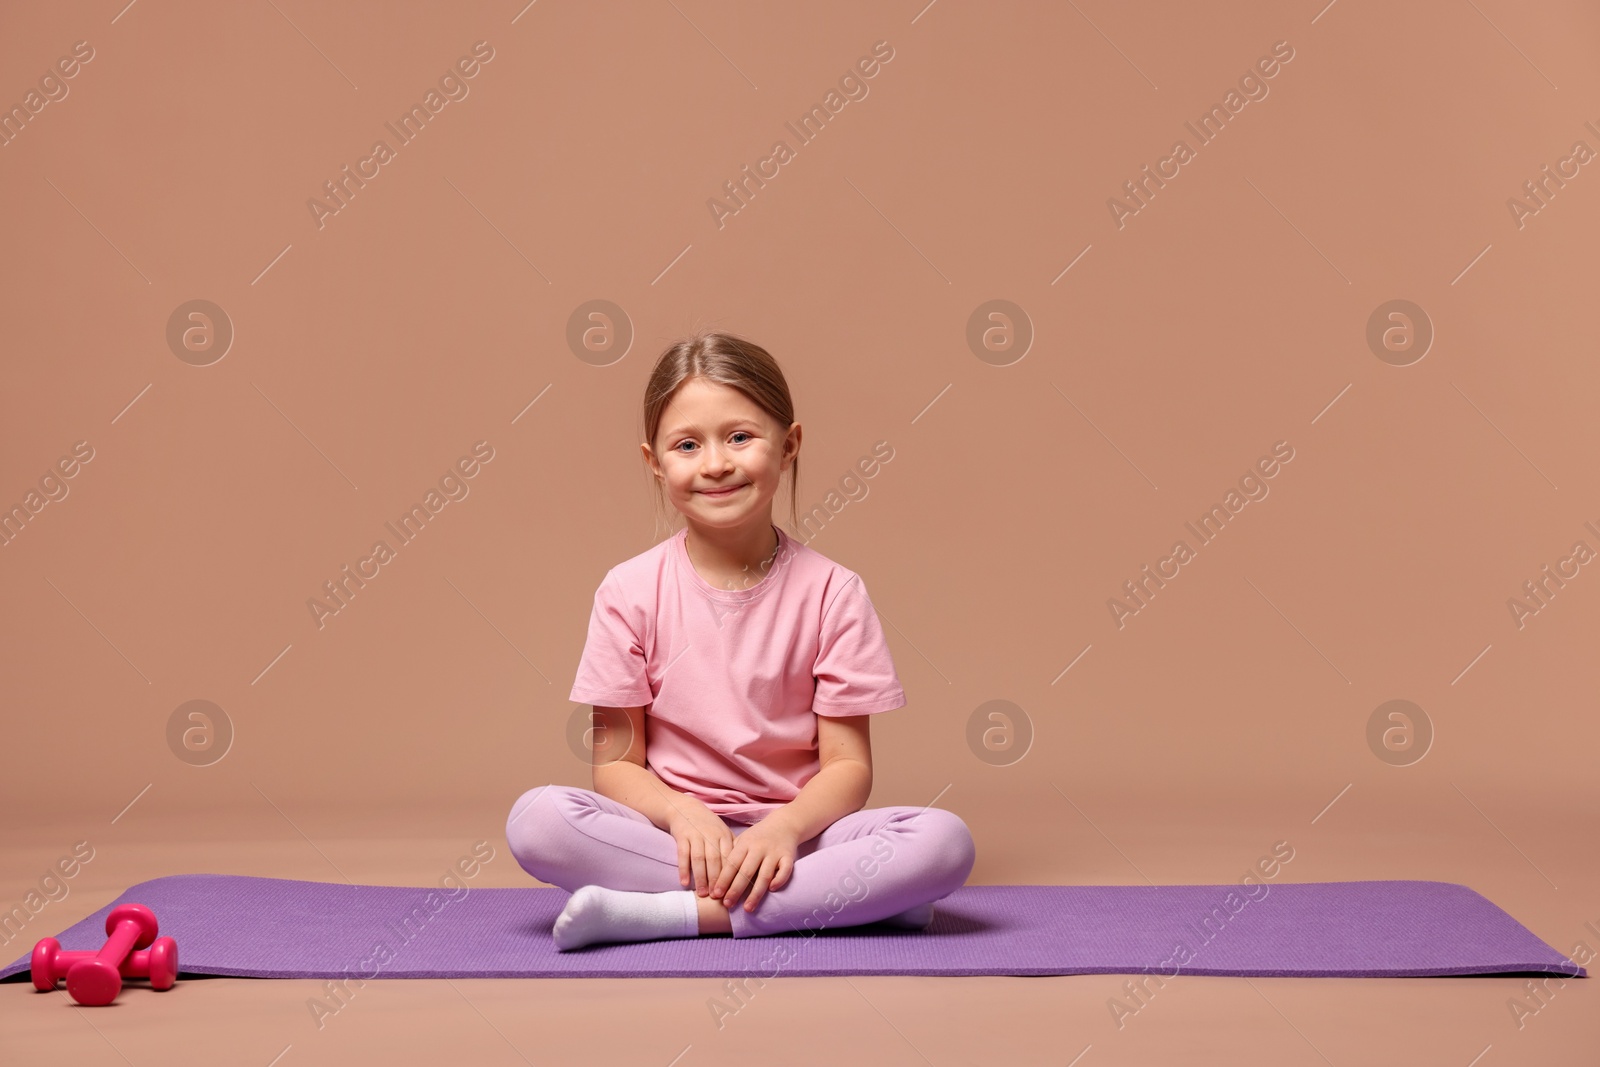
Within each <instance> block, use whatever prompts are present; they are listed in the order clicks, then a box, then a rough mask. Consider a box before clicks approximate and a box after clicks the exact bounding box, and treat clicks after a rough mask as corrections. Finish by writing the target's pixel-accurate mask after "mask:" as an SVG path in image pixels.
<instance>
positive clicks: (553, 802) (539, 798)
mask: <svg viewBox="0 0 1600 1067" xmlns="http://www.w3.org/2000/svg"><path fill="white" fill-rule="evenodd" d="M567 788H568V787H566V786H559V785H545V786H539V787H538V788H536V789H530V790H528V791H527V792H526V793H524V794H522V795H521V796H520V797H518V798H517V802H516V803H515V804H513V805H511V814H510V816H509V817H507V819H506V844H507V845H508V846H509V847H510V849H511V855H512V856H513V857H515V858H516V861H517V863H518V864H520V865H521V867H522V869H523V870H525V871H527V872H528V873H529V874H531V875H533V876H534V877H535V878H538V879H539V880H540V881H549V879H548V878H545V877H544V875H542V874H541V873H540V871H541V870H543V869H544V868H545V866H546V865H545V862H544V861H545V860H546V859H548V858H549V853H550V851H551V844H552V842H554V841H555V840H557V839H558V838H559V835H560V833H561V830H563V829H565V827H566V818H565V816H564V815H563V814H562V810H561V808H562V803H563V802H564V801H565V800H566V799H567V796H566V791H567Z"/></svg>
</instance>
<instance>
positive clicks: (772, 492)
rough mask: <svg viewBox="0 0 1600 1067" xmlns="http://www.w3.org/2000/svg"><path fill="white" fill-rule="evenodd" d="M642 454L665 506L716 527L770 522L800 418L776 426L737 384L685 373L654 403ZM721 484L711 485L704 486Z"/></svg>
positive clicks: (795, 448)
mask: <svg viewBox="0 0 1600 1067" xmlns="http://www.w3.org/2000/svg"><path fill="white" fill-rule="evenodd" d="M653 444H654V446H655V447H654V449H652V448H651V447H650V445H648V444H647V445H642V446H641V447H642V448H643V449H644V454H645V458H646V459H647V460H648V461H649V463H650V468H651V470H652V471H654V472H655V475H656V477H657V478H659V479H661V482H662V485H663V487H664V488H665V489H666V492H667V499H668V500H670V501H672V506H673V507H675V508H677V509H678V510H679V511H681V512H683V514H684V517H685V518H687V519H689V520H691V521H692V522H694V523H696V524H698V525H701V526H708V527H715V528H717V529H733V528H737V527H742V526H758V527H760V526H770V525H771V523H772V498H773V497H774V496H776V495H777V492H778V477H779V475H781V474H782V473H783V472H784V471H785V470H786V469H788V467H789V464H790V463H791V462H792V461H793V459H794V457H795V455H796V454H797V453H798V452H799V450H800V424H799V423H795V424H794V425H793V426H788V427H780V426H778V425H777V424H776V422H774V421H773V419H772V417H771V416H770V415H768V414H767V413H766V412H765V411H763V410H762V409H761V408H760V407H759V406H758V405H757V404H756V403H755V402H754V401H752V400H751V399H750V398H749V397H747V396H745V395H744V394H743V393H741V392H739V390H737V389H734V388H733V387H731V386H727V385H722V384H720V383H717V382H709V381H706V380H705V379H704V378H688V379H685V381H684V382H683V384H682V385H680V386H678V389H677V391H676V392H674V393H673V394H672V397H671V398H670V399H669V400H668V401H667V403H666V405H665V407H664V408H663V409H662V415H661V425H660V428H659V429H658V430H657V432H656V439H655V441H654V442H653ZM718 489H729V490H731V491H730V492H724V493H713V492H710V491H711V490H718Z"/></svg>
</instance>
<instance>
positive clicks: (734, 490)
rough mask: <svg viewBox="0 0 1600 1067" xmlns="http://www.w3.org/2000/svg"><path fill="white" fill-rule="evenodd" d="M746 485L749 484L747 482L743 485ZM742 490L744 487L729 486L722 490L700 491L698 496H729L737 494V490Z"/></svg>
mask: <svg viewBox="0 0 1600 1067" xmlns="http://www.w3.org/2000/svg"><path fill="white" fill-rule="evenodd" d="M748 484H750V483H748V482H746V483H745V485H748ZM743 488H744V485H730V486H727V487H725V488H722V489H701V490H700V495H701V496H711V497H724V496H731V495H732V494H734V493H737V492H738V491H739V490H741V489H743Z"/></svg>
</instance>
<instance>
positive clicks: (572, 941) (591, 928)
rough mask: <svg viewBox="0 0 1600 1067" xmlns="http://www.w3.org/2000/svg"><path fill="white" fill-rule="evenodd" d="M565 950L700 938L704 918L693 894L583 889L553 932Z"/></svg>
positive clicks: (557, 918)
mask: <svg viewBox="0 0 1600 1067" xmlns="http://www.w3.org/2000/svg"><path fill="white" fill-rule="evenodd" d="M551 933H552V935H553V936H554V938H555V942H556V947H557V948H558V949H561V950H566V949H569V948H580V947H582V946H584V945H588V944H592V943H593V942H596V941H655V940H657V939H660V938H664V937H697V936H699V933H700V912H699V909H698V908H697V907H696V905H695V894H694V890H692V889H669V890H667V891H666V892H664V893H630V892H626V891H624V890H620V889H607V888H605V887H604V886H599V885H586V886H580V887H579V888H578V891H577V892H576V893H573V894H572V898H571V899H570V900H568V901H567V906H566V908H565V909H564V910H563V911H562V912H561V914H560V915H559V916H557V917H556V924H555V929H554V930H552V931H551Z"/></svg>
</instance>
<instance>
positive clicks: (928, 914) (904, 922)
mask: <svg viewBox="0 0 1600 1067" xmlns="http://www.w3.org/2000/svg"><path fill="white" fill-rule="evenodd" d="M878 921H879V922H881V923H887V924H889V925H890V926H905V927H909V928H911V929H912V930H922V929H926V928H927V926H928V924H929V923H931V922H933V905H932V904H918V905H917V906H916V907H914V908H907V909H906V910H905V911H902V912H901V913H900V914H899V915H891V916H889V917H888V918H887V919H879V920H878Z"/></svg>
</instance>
